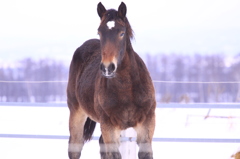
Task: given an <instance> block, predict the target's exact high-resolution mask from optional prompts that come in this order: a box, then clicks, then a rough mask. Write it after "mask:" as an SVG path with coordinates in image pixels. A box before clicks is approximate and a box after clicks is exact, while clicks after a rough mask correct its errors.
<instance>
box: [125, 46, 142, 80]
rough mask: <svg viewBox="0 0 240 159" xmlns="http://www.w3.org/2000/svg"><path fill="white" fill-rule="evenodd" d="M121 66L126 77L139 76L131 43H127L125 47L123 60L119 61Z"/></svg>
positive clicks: (136, 77)
mask: <svg viewBox="0 0 240 159" xmlns="http://www.w3.org/2000/svg"><path fill="white" fill-rule="evenodd" d="M121 68H122V71H123V72H124V74H125V75H126V76H127V75H128V77H130V78H133V77H134V79H138V78H139V69H138V66H137V60H136V57H135V52H134V50H133V48H132V45H131V43H129V44H127V48H126V51H125V54H124V57H123V60H122V62H121ZM133 73H134V75H133ZM132 76H133V77H132Z"/></svg>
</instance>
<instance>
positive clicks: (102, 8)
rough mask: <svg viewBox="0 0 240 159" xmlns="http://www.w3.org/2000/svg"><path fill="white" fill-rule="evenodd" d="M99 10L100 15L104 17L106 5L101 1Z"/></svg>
mask: <svg viewBox="0 0 240 159" xmlns="http://www.w3.org/2000/svg"><path fill="white" fill-rule="evenodd" d="M97 12H98V15H99V17H100V18H101V19H102V17H103V15H104V13H105V12H106V9H105V7H104V6H103V5H102V3H101V2H99V3H98V6H97Z"/></svg>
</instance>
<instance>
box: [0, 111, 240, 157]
mask: <svg viewBox="0 0 240 159" xmlns="http://www.w3.org/2000/svg"><path fill="white" fill-rule="evenodd" d="M208 111H209V110H208V109H170V108H164V109H162V108H161V109H160V108H158V109H156V117H157V121H156V130H155V134H154V137H161V138H162V137H166V138H167V137H170V138H240V116H239V114H240V109H212V110H211V111H210V114H209V117H208V118H206V119H205V116H206V115H207V113H208ZM68 118H69V110H68V108H65V107H24V106H23V107H19V106H0V134H38V135H69V132H68ZM99 135H100V128H99V124H98V125H97V128H96V130H95V132H94V136H99ZM67 147H68V140H65V139H59V140H58V139H25V138H0V158H1V159H13V158H16V159H18V158H19V159H21V158H25V159H32V158H34V159H40V158H41V159H42V158H45V159H48V158H49V159H50V158H58V159H66V158H68V157H67ZM238 150H240V144H239V143H202V142H201V143H193V142H186V143H184V142H153V152H154V158H155V159H175V158H184V159H192V158H194V159H203V158H204V159H230V156H231V155H232V154H234V153H236V152H237V151H238ZM89 158H94V159H100V154H99V145H98V141H97V140H92V141H90V142H88V143H86V144H85V145H84V148H83V151H82V157H81V159H89ZM123 159H124V158H123Z"/></svg>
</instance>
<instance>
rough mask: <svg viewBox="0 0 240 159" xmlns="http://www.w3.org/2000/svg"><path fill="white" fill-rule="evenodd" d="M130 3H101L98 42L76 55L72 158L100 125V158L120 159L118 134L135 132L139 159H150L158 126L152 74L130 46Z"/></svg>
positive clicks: (72, 88) (69, 94)
mask: <svg viewBox="0 0 240 159" xmlns="http://www.w3.org/2000/svg"><path fill="white" fill-rule="evenodd" d="M126 11H127V8H126V5H125V4H124V3H123V2H122V3H121V5H120V6H119V8H118V10H117V11H116V10H114V9H110V10H106V9H105V7H104V6H103V5H102V3H101V2H100V3H99V4H98V7H97V12H98V15H99V16H100V18H101V23H100V26H99V28H98V34H99V36H100V40H98V39H91V40H88V41H86V42H85V43H84V44H83V45H82V46H80V47H79V48H78V49H77V50H76V51H75V53H74V55H73V58H72V62H71V65H70V71H69V81H68V87H67V98H68V100H67V102H68V107H69V109H70V119H69V129H70V138H69V148H68V154H69V158H70V159H78V158H79V157H80V156H81V150H82V147H83V145H84V143H85V142H86V141H87V140H90V139H91V137H92V134H93V131H94V128H95V125H96V122H99V123H100V127H101V132H102V135H101V137H100V139H99V143H100V154H101V159H121V154H120V152H119V149H118V148H119V144H120V143H119V139H120V132H121V131H122V130H125V129H127V128H129V127H133V128H134V129H135V130H136V132H137V144H138V145H139V153H138V156H139V159H152V158H153V152H152V137H153V133H154V128H155V108H156V101H155V91H154V87H153V84H152V80H151V77H150V75H149V72H148V70H147V68H146V66H145V64H144V62H143V61H142V59H141V58H140V57H139V56H138V54H137V53H135V52H134V50H133V48H132V45H131V41H130V40H131V38H132V37H133V33H132V29H131V26H130V24H129V22H128V20H127V18H126Z"/></svg>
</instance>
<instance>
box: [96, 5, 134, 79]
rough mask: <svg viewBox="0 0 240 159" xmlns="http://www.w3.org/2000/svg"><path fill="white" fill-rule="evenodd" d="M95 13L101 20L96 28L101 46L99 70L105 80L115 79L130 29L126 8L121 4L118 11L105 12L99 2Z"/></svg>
mask: <svg viewBox="0 0 240 159" xmlns="http://www.w3.org/2000/svg"><path fill="white" fill-rule="evenodd" d="M97 12H98V15H99V17H100V18H101V23H100V26H99V28H98V34H99V36H100V44H101V57H102V59H101V63H100V70H101V71H102V74H103V76H104V77H106V78H112V77H115V74H116V71H117V68H118V66H119V65H120V64H121V61H122V59H123V57H124V54H125V52H126V48H127V46H128V43H129V42H130V40H129V39H130V38H131V37H132V29H131V27H130V25H129V23H128V20H127V18H126V12H127V7H126V5H125V4H124V3H123V2H122V3H121V4H120V6H119V7H118V10H117V11H116V10H114V9H110V10H106V9H105V7H104V6H103V5H102V3H101V2H100V3H99V4H98V7H97Z"/></svg>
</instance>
